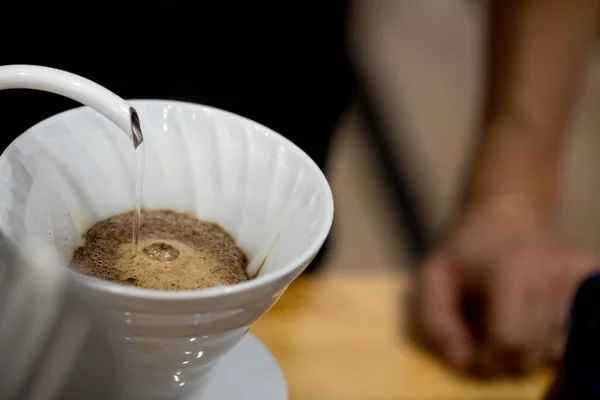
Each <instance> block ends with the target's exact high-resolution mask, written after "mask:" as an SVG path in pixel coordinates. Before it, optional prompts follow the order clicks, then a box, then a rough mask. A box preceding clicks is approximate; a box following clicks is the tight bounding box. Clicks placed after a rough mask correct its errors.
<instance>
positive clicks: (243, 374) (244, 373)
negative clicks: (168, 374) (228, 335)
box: [189, 333, 288, 400]
mask: <svg viewBox="0 0 600 400" xmlns="http://www.w3.org/2000/svg"><path fill="white" fill-rule="evenodd" d="M287 398H288V395H287V387H286V384H285V378H284V377H283V373H282V372H281V369H280V368H279V364H277V361H276V360H275V358H273V356H272V355H271V353H270V352H269V350H268V349H267V348H266V347H265V346H264V345H263V344H262V343H261V342H260V341H259V340H258V339H257V338H255V337H254V336H253V335H252V334H250V333H248V334H247V335H246V336H245V337H244V338H243V339H242V340H241V341H240V343H238V344H237V346H235V347H234V348H233V349H232V350H231V351H230V352H229V353H228V354H226V355H225V356H224V357H223V359H222V360H221V361H219V364H217V366H215V369H214V370H213V371H212V372H211V377H210V380H209V383H208V385H207V387H206V388H205V389H204V391H203V393H202V394H199V395H198V396H193V395H192V396H190V397H189V400H209V399H210V400H215V399H219V400H240V399H244V400H287Z"/></svg>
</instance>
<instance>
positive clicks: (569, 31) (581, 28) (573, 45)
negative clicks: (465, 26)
mask: <svg viewBox="0 0 600 400" xmlns="http://www.w3.org/2000/svg"><path fill="white" fill-rule="evenodd" d="M599 10H600V0H496V1H493V2H492V10H491V11H492V12H491V17H490V35H489V46H488V48H489V55H488V71H487V72H488V73H487V88H486V89H487V92H486V102H485V110H484V119H483V126H482V130H481V132H482V136H481V138H480V142H479V143H478V147H477V152H476V157H475V159H474V160H473V165H472V168H471V171H472V173H471V175H470V177H469V181H468V186H467V191H466V194H465V199H464V200H465V202H464V205H465V207H469V206H472V205H476V204H478V203H481V202H485V201H487V200H489V199H491V198H495V197H498V196H504V197H507V196H508V197H513V198H519V199H520V201H525V202H529V203H530V205H531V206H532V207H534V208H535V209H536V210H538V211H539V212H540V215H543V216H544V217H552V216H554V215H555V214H556V206H557V193H558V182H559V177H560V167H561V162H562V155H563V147H564V144H565V140H564V139H565V131H566V126H567V124H568V121H569V119H570V118H569V117H570V114H571V110H572V106H573V103H574V99H575V96H576V92H577V88H578V86H579V82H580V79H581V76H582V73H583V70H584V66H585V64H586V61H587V59H588V54H589V52H590V49H591V45H592V43H593V41H594V38H595V34H596V25H597V24H596V23H597V17H598V15H599Z"/></svg>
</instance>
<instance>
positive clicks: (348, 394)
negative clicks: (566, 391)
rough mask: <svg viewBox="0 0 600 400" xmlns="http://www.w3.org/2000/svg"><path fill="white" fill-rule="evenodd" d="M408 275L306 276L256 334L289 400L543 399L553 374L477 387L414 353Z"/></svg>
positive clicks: (420, 352)
mask: <svg viewBox="0 0 600 400" xmlns="http://www.w3.org/2000/svg"><path fill="white" fill-rule="evenodd" d="M407 287H408V279H407V277H406V276H404V275H401V274H398V275H397V276H390V275H379V276H377V275H376V276H360V275H356V276H342V275H339V276H325V277H304V278H300V279H299V280H298V281H296V282H294V283H293V284H292V285H291V286H290V288H289V289H288V291H287V292H286V293H285V294H284V295H283V297H282V299H281V300H280V301H279V302H278V303H277V304H276V305H275V306H274V307H273V308H272V309H271V310H270V311H269V312H268V313H267V314H266V315H265V316H264V317H262V318H261V319H260V320H259V321H257V322H256V323H255V324H254V325H253V327H252V332H253V333H254V334H255V335H256V336H257V337H259V338H260V339H261V341H262V342H263V343H265V345H267V347H269V349H270V350H271V352H272V353H273V355H274V356H275V358H276V359H277V360H278V361H279V364H280V365H281V368H282V369H283V373H284V374H285V377H286V380H287V384H288V389H289V394H290V400H309V399H310V400H338V399H339V400H388V399H389V400H425V399H427V400H429V399H431V400H434V399H435V400H471V399H473V400H474V399H477V400H528V399H532V400H533V399H539V398H540V395H541V393H543V391H544V388H545V387H546V385H547V384H548V382H549V378H550V376H549V374H548V373H540V374H537V375H536V376H531V377H528V378H523V379H518V380H502V381H492V382H479V381H474V380H470V379H467V378H465V377H462V376H459V375H458V374H456V373H453V371H451V370H449V369H447V368H445V367H444V365H442V364H441V363H440V362H438V361H437V360H436V359H435V358H433V357H432V356H430V355H429V354H427V353H426V352H424V351H423V350H421V349H419V348H417V347H415V346H414V345H413V344H412V343H411V342H410V341H409V340H408V339H407V337H406V334H405V331H404V329H403V323H402V312H403V307H402V304H403V297H404V294H405V293H406V289H407Z"/></svg>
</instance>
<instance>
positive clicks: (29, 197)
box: [0, 100, 333, 399]
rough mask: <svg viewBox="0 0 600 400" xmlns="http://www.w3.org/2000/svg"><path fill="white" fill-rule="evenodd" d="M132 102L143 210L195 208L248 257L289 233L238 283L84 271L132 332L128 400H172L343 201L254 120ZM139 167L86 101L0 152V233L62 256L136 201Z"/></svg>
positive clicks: (259, 308)
mask: <svg viewBox="0 0 600 400" xmlns="http://www.w3.org/2000/svg"><path fill="white" fill-rule="evenodd" d="M130 104H131V105H132V106H133V107H135V108H136V110H137V111H138V113H139V115H140V118H141V121H142V129H143V132H144V136H145V144H144V145H143V146H146V147H147V149H146V150H147V159H146V175H145V181H144V192H143V207H144V208H148V209H151V208H171V209H180V210H185V211H195V212H196V214H197V215H198V216H199V217H200V218H203V219H207V220H212V221H216V222H218V223H220V224H221V225H222V226H224V227H225V228H226V229H228V230H229V231H230V232H232V234H233V235H234V236H235V237H236V239H237V242H238V244H239V245H240V246H241V247H242V248H243V249H244V250H246V252H247V253H248V255H249V257H250V258H252V256H253V255H255V253H256V252H257V251H259V249H260V247H261V245H262V244H263V243H264V241H265V239H266V238H267V237H270V236H272V235H273V228H274V227H277V229H282V231H281V232H280V234H279V237H278V240H277V242H276V243H275V245H274V247H273V250H272V251H271V252H270V253H269V255H268V256H267V258H266V261H265V262H264V266H263V268H262V270H261V272H260V274H259V276H258V277H257V278H256V279H253V280H251V281H248V282H245V283H242V284H238V285H235V286H228V287H217V288H211V289H207V290H202V291H190V292H160V291H151V290H144V289H139V288H133V287H129V286H123V285H118V284H114V283H109V282H104V281H100V280H96V279H92V278H87V277H82V276H79V278H80V279H81V281H82V282H83V283H84V284H85V285H86V287H87V288H88V289H89V291H90V292H89V293H90V294H91V295H94V296H96V297H97V298H98V299H99V300H100V301H102V302H103V304H104V305H105V307H106V309H107V310H108V312H109V315H110V316H111V317H112V318H116V319H117V320H119V321H122V322H124V323H125V324H127V325H128V327H129V335H127V336H126V337H123V338H122V340H121V344H122V348H121V351H120V355H121V357H122V360H123V363H124V365H126V366H127V367H128V372H129V374H130V375H129V377H128V378H129V381H130V382H131V384H132V385H131V387H132V395H131V398H132V399H175V398H180V397H182V396H184V395H187V394H189V393H190V392H192V391H194V390H197V387H198V386H201V385H202V384H203V383H205V379H204V378H205V377H206V375H207V372H208V371H209V370H210V369H211V368H212V367H213V366H214V365H215V364H216V362H217V360H218V359H219V358H220V357H221V356H223V355H224V354H225V353H226V352H227V351H229V350H230V349H231V348H232V347H233V346H234V345H235V344H236V343H238V342H239V341H240V340H241V339H242V337H243V336H244V335H245V334H246V332H247V330H248V326H249V325H250V324H251V323H252V322H254V321H255V320H256V319H257V318H258V317H260V316H261V315H262V314H263V313H264V312H266V311H267V310H268V309H269V308H270V307H271V306H272V305H273V304H274V303H275V302H276V301H277V300H278V299H279V297H280V296H281V295H282V294H283V292H284V291H285V289H286V288H287V286H288V285H289V284H290V283H291V282H292V281H293V280H294V279H295V278H296V277H297V276H298V275H299V274H300V273H301V272H302V271H303V270H304V268H306V266H307V265H308V263H309V262H310V261H311V260H312V258H313V257H314V256H315V254H316V253H317V251H318V250H319V249H320V247H321V245H322V244H323V241H324V240H325V238H326V236H327V234H328V232H329V229H330V227H331V223H332V218H333V199H332V195H331V191H330V188H329V185H328V184H327V181H326V179H325V177H324V175H323V174H322V172H321V171H320V170H319V168H318V167H317V166H316V164H314V162H313V161H312V160H310V158H309V157H308V156H307V155H306V154H305V153H303V152H302V151H301V150H300V149H299V148H297V147H296V146H295V145H293V144H292V143H291V142H289V141H288V140H286V139H285V138H283V137H282V136H280V135H278V134H277V133H275V132H273V131H271V130H269V129H267V128H265V127H263V126H261V125H259V124H257V123H255V122H253V121H250V120H248V119H245V118H242V117H239V116H236V115H234V114H231V113H228V112H225V111H220V110H217V109H213V108H209V107H204V106H201V105H194V104H189V103H180V102H171V101H151V100H150V101H145V100H143V101H131V102H130ZM134 172H135V151H134V149H133V147H132V145H131V142H130V141H129V140H128V139H127V137H126V136H125V135H123V134H122V132H121V131H120V130H119V128H118V127H117V126H115V125H114V124H112V123H111V122H109V121H108V120H106V119H105V118H103V117H101V116H100V115H99V114H98V113H96V112H95V111H93V110H91V109H89V108H78V109H75V110H71V111H68V112H65V113H62V114H59V115H56V116H54V117H52V118H49V119H47V120H45V121H43V122H41V123H40V124H38V125H36V126H34V127H33V128H31V129H29V130H28V131H27V132H25V134H23V135H21V136H20V137H19V138H18V139H17V140H16V141H15V142H14V143H13V144H12V145H11V146H9V148H8V149H7V150H6V151H5V153H4V154H3V155H2V156H1V157H0V229H2V230H4V231H5V232H6V234H8V235H10V236H11V237H12V238H14V239H15V240H16V241H17V242H22V240H23V238H24V237H27V236H29V235H31V236H34V237H37V238H40V239H43V240H45V241H46V242H47V243H48V244H49V245H50V247H51V248H53V249H55V257H56V259H57V261H58V262H59V263H62V264H63V265H64V264H66V263H67V262H68V260H69V258H70V256H71V252H72V249H73V247H74V246H76V245H78V244H80V243H81V234H82V232H83V231H85V230H86V229H87V228H88V227H89V226H90V225H92V224H93V223H94V222H96V221H98V220H100V219H103V218H106V217H108V216H110V215H112V214H114V213H117V212H121V211H125V210H128V209H131V208H132V207H133V203H134ZM286 209H287V210H288V211H290V212H289V216H290V217H289V220H286V223H284V224H281V223H280V217H281V214H282V213H283V212H284V210H286ZM174 376H178V381H176V380H174V378H173V377H174Z"/></svg>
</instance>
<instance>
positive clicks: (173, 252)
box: [142, 242, 179, 263]
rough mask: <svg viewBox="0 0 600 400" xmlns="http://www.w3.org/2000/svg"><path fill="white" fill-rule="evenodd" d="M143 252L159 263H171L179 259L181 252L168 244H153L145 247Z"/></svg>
mask: <svg viewBox="0 0 600 400" xmlns="http://www.w3.org/2000/svg"><path fill="white" fill-rule="evenodd" d="M142 252H143V253H144V254H145V255H146V256H148V257H150V258H151V259H152V260H154V261H156V262H159V263H168V262H171V261H173V260H175V259H177V257H179V250H177V248H176V247H174V246H172V245H170V244H169V243H166V242H153V243H150V244H149V245H147V246H146V247H144V249H143V250H142Z"/></svg>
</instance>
